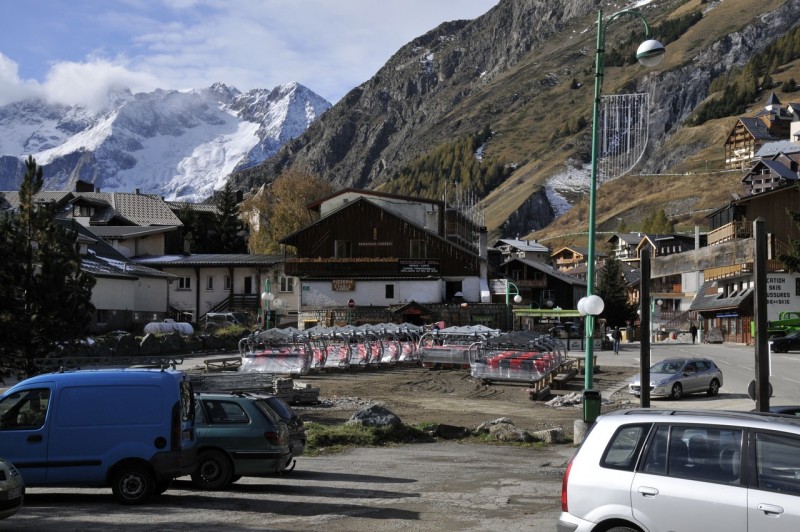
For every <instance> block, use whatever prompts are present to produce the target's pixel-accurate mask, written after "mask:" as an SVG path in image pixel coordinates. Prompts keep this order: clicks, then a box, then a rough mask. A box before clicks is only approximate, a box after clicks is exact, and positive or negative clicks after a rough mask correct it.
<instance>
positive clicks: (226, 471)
mask: <svg viewBox="0 0 800 532" xmlns="http://www.w3.org/2000/svg"><path fill="white" fill-rule="evenodd" d="M232 478H233V466H232V465H231V462H230V460H228V457H227V456H225V454H224V453H222V452H220V451H215V450H209V451H203V452H201V453H200V455H199V456H198V458H197V469H195V470H194V473H192V483H194V485H195V487H196V488H199V489H201V490H218V489H221V488H224V487H225V486H227V485H228V484H230V483H231V479H232Z"/></svg>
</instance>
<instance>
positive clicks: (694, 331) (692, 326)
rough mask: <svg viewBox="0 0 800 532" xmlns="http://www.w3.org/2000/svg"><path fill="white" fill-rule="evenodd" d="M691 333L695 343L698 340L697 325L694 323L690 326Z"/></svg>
mask: <svg viewBox="0 0 800 532" xmlns="http://www.w3.org/2000/svg"><path fill="white" fill-rule="evenodd" d="M689 334H691V335H692V343H694V342H695V340H697V326H696V325H695V324H694V323H692V325H691V326H690V327H689Z"/></svg>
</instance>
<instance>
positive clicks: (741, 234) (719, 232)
mask: <svg viewBox="0 0 800 532" xmlns="http://www.w3.org/2000/svg"><path fill="white" fill-rule="evenodd" d="M752 225H753V224H752V223H750V222H731V223H729V224H725V225H723V226H722V227H718V228H716V229H712V230H711V231H709V232H708V236H707V238H708V245H709V246H713V245H715V244H721V243H722V242H727V241H729V240H733V239H736V238H750V237H751V236H753V231H752Z"/></svg>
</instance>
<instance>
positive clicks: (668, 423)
mask: <svg viewBox="0 0 800 532" xmlns="http://www.w3.org/2000/svg"><path fill="white" fill-rule="evenodd" d="M798 479H800V419H795V418H791V417H788V416H780V415H774V414H768V413H767V414H761V413H751V412H732V411H711V410H708V411H705V410H693V411H691V412H687V411H673V410H651V409H630V410H617V411H615V412H612V413H610V414H606V415H603V416H600V417H598V418H597V421H596V422H595V423H594V425H593V426H592V428H591V430H590V431H589V432H588V434H587V435H586V438H585V439H584V441H583V443H582V444H581V446H580V447H579V448H578V451H577V452H576V453H575V455H574V456H573V458H572V459H571V460H570V462H569V464H568V465H567V469H566V472H565V474H564V479H563V483H562V492H561V509H562V513H561V515H560V517H559V519H558V523H557V526H556V530H557V531H558V532H589V531H598V530H603V531H607V532H612V531H614V532H632V531H642V530H649V531H659V530H681V531H691V530H724V531H725V532H746V531H753V530H759V531H760V530H764V531H766V530H768V531H770V532H788V531H795V532H796V531H797V530H800V480H798Z"/></svg>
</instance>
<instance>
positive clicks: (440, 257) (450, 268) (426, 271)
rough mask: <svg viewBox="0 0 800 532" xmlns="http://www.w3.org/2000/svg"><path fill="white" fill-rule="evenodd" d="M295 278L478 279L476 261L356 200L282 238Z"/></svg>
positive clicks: (469, 254)
mask: <svg viewBox="0 0 800 532" xmlns="http://www.w3.org/2000/svg"><path fill="white" fill-rule="evenodd" d="M281 243H282V244H285V245H288V246H294V247H295V248H296V250H297V257H298V258H296V259H287V261H286V273H287V274H288V275H297V276H300V277H323V278H325V277H330V278H332V277H339V276H343V275H345V276H351V277H385V276H392V277H396V278H400V279H402V278H419V277H420V276H423V277H427V276H436V277H450V276H452V277H463V276H478V275H480V271H481V268H480V262H481V261H480V257H478V255H476V254H474V253H472V252H470V251H469V250H466V249H464V248H461V247H460V246H457V245H455V244H453V243H451V242H449V241H448V240H446V239H445V238H442V237H440V236H438V235H436V234H434V233H431V232H430V231H427V230H426V229H424V228H422V227H418V226H416V225H414V224H411V223H409V222H408V221H406V220H404V219H403V218H401V217H399V216H397V215H394V214H392V213H390V212H387V211H385V210H383V209H380V208H379V207H378V206H376V205H375V204H373V203H372V202H370V201H368V200H366V199H363V198H362V199H358V200H356V201H354V202H352V203H349V204H348V205H347V206H345V207H343V208H341V209H339V210H337V211H335V212H333V213H332V214H330V215H329V216H327V217H325V218H323V219H321V220H319V221H318V222H316V223H314V224H312V225H310V226H308V227H306V228H304V229H302V230H300V231H298V232H297V233H294V234H293V235H290V236H287V237H285V238H284V239H283V240H281Z"/></svg>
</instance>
